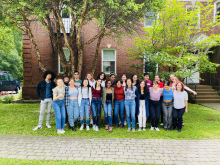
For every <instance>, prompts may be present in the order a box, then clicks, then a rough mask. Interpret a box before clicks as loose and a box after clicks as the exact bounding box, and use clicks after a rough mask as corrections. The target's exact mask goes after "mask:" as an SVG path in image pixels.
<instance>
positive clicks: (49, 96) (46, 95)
mask: <svg viewBox="0 0 220 165" xmlns="http://www.w3.org/2000/svg"><path fill="white" fill-rule="evenodd" d="M50 86H51V82H49V83H48V82H46V93H45V99H50V98H52V91H51V88H50Z"/></svg>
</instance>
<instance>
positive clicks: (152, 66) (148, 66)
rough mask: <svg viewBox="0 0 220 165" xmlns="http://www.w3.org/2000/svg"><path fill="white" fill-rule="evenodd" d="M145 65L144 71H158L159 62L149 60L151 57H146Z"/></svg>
mask: <svg viewBox="0 0 220 165" xmlns="http://www.w3.org/2000/svg"><path fill="white" fill-rule="evenodd" d="M143 62H144V67H143V73H150V72H153V70H155V72H156V73H157V72H158V64H156V63H155V64H153V63H150V62H149V59H144V61H143Z"/></svg>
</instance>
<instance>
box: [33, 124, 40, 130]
mask: <svg viewBox="0 0 220 165" xmlns="http://www.w3.org/2000/svg"><path fill="white" fill-rule="evenodd" d="M38 129H42V126H40V125H38V126H37V127H35V128H34V129H33V130H34V131H36V130H38Z"/></svg>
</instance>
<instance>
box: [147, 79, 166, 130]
mask: <svg viewBox="0 0 220 165" xmlns="http://www.w3.org/2000/svg"><path fill="white" fill-rule="evenodd" d="M152 85H153V87H150V88H149V92H150V101H149V102H150V104H149V105H150V108H149V109H150V115H151V130H154V129H155V130H156V131H160V130H159V128H158V123H159V119H160V108H161V105H160V96H161V95H162V93H163V89H162V88H159V85H158V82H157V81H153V83H152Z"/></svg>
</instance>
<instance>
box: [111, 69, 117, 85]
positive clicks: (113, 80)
mask: <svg viewBox="0 0 220 165" xmlns="http://www.w3.org/2000/svg"><path fill="white" fill-rule="evenodd" d="M110 81H111V83H112V87H113V86H114V85H116V82H115V73H114V72H111V73H110Z"/></svg>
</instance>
